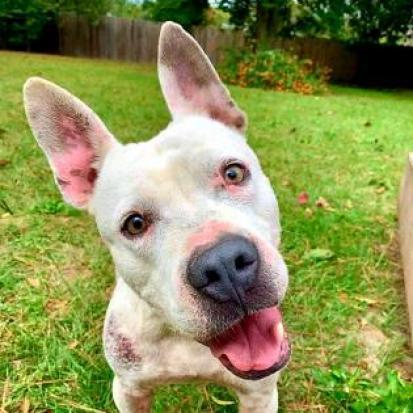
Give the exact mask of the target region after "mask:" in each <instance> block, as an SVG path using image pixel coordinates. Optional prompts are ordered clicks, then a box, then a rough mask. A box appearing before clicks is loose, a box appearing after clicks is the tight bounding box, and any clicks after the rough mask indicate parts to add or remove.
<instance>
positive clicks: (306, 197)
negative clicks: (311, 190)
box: [297, 192, 310, 205]
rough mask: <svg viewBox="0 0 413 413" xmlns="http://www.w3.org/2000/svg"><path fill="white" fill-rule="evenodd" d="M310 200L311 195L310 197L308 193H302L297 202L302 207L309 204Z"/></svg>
mask: <svg viewBox="0 0 413 413" xmlns="http://www.w3.org/2000/svg"><path fill="white" fill-rule="evenodd" d="M309 200H310V195H308V192H300V193H299V194H298V197H297V202H298V203H299V204H300V205H305V204H308V201H309Z"/></svg>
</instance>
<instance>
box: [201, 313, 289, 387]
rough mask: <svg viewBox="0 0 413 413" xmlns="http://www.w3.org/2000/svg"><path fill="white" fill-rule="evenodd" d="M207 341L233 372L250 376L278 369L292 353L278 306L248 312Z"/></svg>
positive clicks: (255, 378)
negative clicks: (251, 312)
mask: <svg viewBox="0 0 413 413" xmlns="http://www.w3.org/2000/svg"><path fill="white" fill-rule="evenodd" d="M205 344H206V345H207V346H208V347H209V348H210V350H211V352H212V354H213V355H214V356H215V357H216V358H218V360H219V361H220V362H221V363H222V364H223V365H224V366H225V367H226V368H227V369H228V370H229V371H230V372H231V373H233V374H234V375H236V376H238V377H241V378H243V379H247V380H259V379H262V378H264V377H267V376H269V375H271V374H274V373H276V372H277V371H279V370H281V369H282V368H284V367H285V366H286V364H287V363H288V361H289V359H290V354H291V348H290V344H289V341H288V337H287V334H286V332H285V329H284V326H283V322H282V316H281V312H280V311H279V309H278V308H277V307H271V308H266V309H264V310H260V311H258V312H256V313H254V314H250V315H247V316H245V317H244V318H242V319H241V320H239V321H238V322H237V323H235V324H234V325H232V326H231V327H229V328H227V329H226V330H225V331H224V332H222V333H220V334H219V335H217V336H215V337H214V338H212V339H210V340H208V341H207V342H206V343H205Z"/></svg>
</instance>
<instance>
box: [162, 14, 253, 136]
mask: <svg viewBox="0 0 413 413" xmlns="http://www.w3.org/2000/svg"><path fill="white" fill-rule="evenodd" d="M158 72H159V80H160V83H161V87H162V92H163V94H164V96H165V100H166V103H167V104H168V107H169V110H170V111H171V113H172V116H173V118H179V117H182V116H185V115H190V114H201V115H206V116H208V117H210V118H213V119H216V120H218V121H220V122H222V123H224V124H226V125H227V126H229V127H231V128H234V129H237V130H238V131H239V132H245V129H246V124H247V119H246V116H245V114H244V112H242V111H241V110H240V109H239V108H238V106H237V105H236V104H235V102H234V101H233V100H232V98H231V96H230V94H229V92H228V90H227V88H226V87H225V86H224V85H223V84H222V82H221V81H220V79H219V77H218V74H217V72H216V71H215V69H214V67H213V66H212V64H211V62H210V60H209V59H208V57H207V55H206V54H205V53H204V52H203V50H202V49H201V47H200V46H199V45H198V43H197V42H196V41H195V40H194V39H193V38H192V37H191V36H190V35H189V34H188V33H187V32H185V30H183V29H182V27H181V26H179V25H178V24H175V23H172V22H167V23H164V24H163V25H162V29H161V34H160V38H159V54H158Z"/></svg>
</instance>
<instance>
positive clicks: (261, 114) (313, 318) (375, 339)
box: [0, 53, 413, 413]
mask: <svg viewBox="0 0 413 413" xmlns="http://www.w3.org/2000/svg"><path fill="white" fill-rule="evenodd" d="M31 75H41V76H44V77H46V78H48V79H50V80H52V81H55V82H57V83H59V84H61V85H62V86H64V87H66V88H68V89H69V90H71V91H72V92H73V93H74V94H76V95H77V96H79V97H80V98H81V99H83V100H84V101H86V102H87V103H88V104H89V105H90V106H91V107H92V108H94V110H95V111H96V112H97V113H98V114H99V115H100V116H101V117H102V118H103V119H104V121H105V122H106V124H107V125H108V127H109V128H110V130H111V131H112V132H113V133H114V134H115V135H116V136H117V137H118V139H120V140H121V141H123V142H130V141H137V140H142V139H148V138H150V137H151V136H153V135H154V134H155V133H157V132H158V131H159V130H160V129H161V128H163V127H164V126H165V125H166V124H167V122H168V120H169V115H168V113H167V110H166V107H165V104H164V103H163V101H162V98H161V93H160V90H159V87H158V83H157V79H156V75H155V71H154V70H153V68H151V67H143V66H137V65H130V64H121V63H115V62H101V61H91V60H80V59H71V58H61V57H47V56H34V55H25V54H13V53H0V160H4V161H7V163H6V162H0V208H1V210H0V294H1V295H0V411H1V412H2V413H4V412H8V413H14V412H18V411H22V412H26V411H29V410H30V411H35V412H50V411H53V412H94V411H104V412H114V411H115V409H114V406H113V403H112V401H111V394H110V386H111V377H112V374H111V372H110V370H109V368H108V367H107V365H106V363H105V360H104V357H103V354H102V344H101V331H102V321H103V317H104V311H105V308H106V305H107V302H108V297H109V294H110V290H111V286H112V284H113V266H112V263H111V260H110V257H109V254H108V253H107V252H106V250H105V248H104V246H103V245H102V243H101V241H100V240H99V237H98V234H97V231H96V229H95V226H94V223H93V219H92V218H91V217H89V216H87V215H86V214H83V213H78V212H77V211H74V210H73V209H71V208H69V207H66V206H64V205H63V204H62V203H61V200H60V196H59V194H58V191H57V189H56V188H55V186H54V183H53V180H52V176H51V173H50V171H49V168H48V166H47V163H46V160H45V158H44V156H43V155H42V153H41V151H40V150H39V148H38V147H37V145H36V144H35V141H34V139H33V137H32V136H31V133H30V131H29V129H28V127H27V124H26V121H25V117H24V114H23V108H22V100H21V88H22V84H23V82H24V81H25V79H26V78H27V77H28V76H31ZM232 91H233V94H234V96H235V98H236V99H237V101H238V102H239V104H240V106H241V107H242V108H244V109H245V110H246V112H247V113H248V115H249V120H250V129H249V141H250V143H251V145H252V147H253V148H254V149H255V150H256V152H257V153H258V155H259V157H260V159H261V161H262V165H263V168H264V169H265V171H266V173H267V174H268V175H269V177H270V179H271V182H272V183H273V185H274V187H275V188H276V190H277V193H278V197H279V203H280V208H281V211H282V223H283V228H284V233H283V252H284V254H285V256H286V259H287V263H288V265H289V269H290V273H291V276H290V279H291V282H290V289H289V294H288V298H287V299H286V301H285V304H284V313H285V318H286V320H287V326H288V330H289V333H290V336H291V339H292V342H293V346H294V351H293V358H292V362H291V363H290V365H289V368H288V369H287V370H286V371H285V373H284V374H283V376H282V379H281V384H280V399H281V400H280V403H281V411H282V412H345V411H363V412H368V411H374V412H381V411H383V412H385V411H389V412H390V411H391V412H395V411H402V410H401V407H400V410H398V409H399V407H397V408H396V409H395V408H394V405H393V407H392V403H393V404H394V403H400V404H397V406H401V405H402V404H401V403H403V400H404V403H405V405H406V406H407V403H412V402H411V399H412V397H411V396H412V386H413V384H412V383H411V382H410V378H411V377H412V375H413V361H412V358H411V356H409V350H408V347H407V321H406V315H405V304H404V297H403V290H402V277H401V272H400V268H399V265H398V257H397V243H396V235H395V231H396V228H397V223H396V196H397V192H398V185H399V180H400V177H401V174H402V171H403V168H404V163H405V158H406V154H407V152H408V151H409V149H412V148H413V94H412V93H408V92H397V93H396V92H378V91H367V90H358V89H349V88H333V91H332V93H331V94H330V95H328V96H321V97H303V96H299V95H294V94H287V93H286V94H281V93H272V92H264V91H258V90H252V89H238V88H234V89H232ZM302 191H307V192H308V193H309V195H310V202H309V203H308V204H307V205H304V206H303V205H300V204H299V203H298V202H297V195H298V194H299V193H300V192H302ZM319 197H323V198H325V199H326V200H327V201H328V203H329V204H330V207H329V208H318V207H316V206H315V202H316V200H317V199H318V198H319ZM316 249H322V250H328V251H331V252H332V253H333V254H334V256H333V257H330V255H331V253H328V254H324V255H323V254H322V253H323V251H321V254H320V251H317V250H316ZM313 250H316V251H313ZM320 255H321V256H320ZM380 343H382V345H381V346H379V345H377V344H380ZM410 354H411V353H410ZM403 378H404V379H403ZM219 400H223V401H226V400H232V396H231V395H230V394H229V393H227V392H226V391H225V390H222V389H219V388H216V387H214V386H211V385H208V386H199V387H196V386H194V385H185V386H173V387H168V388H164V389H162V390H160V391H159V392H158V394H157V397H156V400H155V405H154V411H155V412H201V411H202V412H212V411H216V412H235V411H236V408H235V406H234V405H224V404H222V403H217V401H219ZM397 400H399V402H397ZM408 400H410V401H408ZM28 406H29V409H28ZM93 409H95V410H93ZM406 409H407V410H405V411H406V412H408V411H413V406H411V404H410V406H409V407H407V408H406Z"/></svg>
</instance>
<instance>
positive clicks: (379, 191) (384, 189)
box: [376, 186, 386, 194]
mask: <svg viewBox="0 0 413 413" xmlns="http://www.w3.org/2000/svg"><path fill="white" fill-rule="evenodd" d="M385 191H386V188H385V187H384V186H380V187H379V188H377V189H376V194H382V193H384V192H385Z"/></svg>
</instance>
